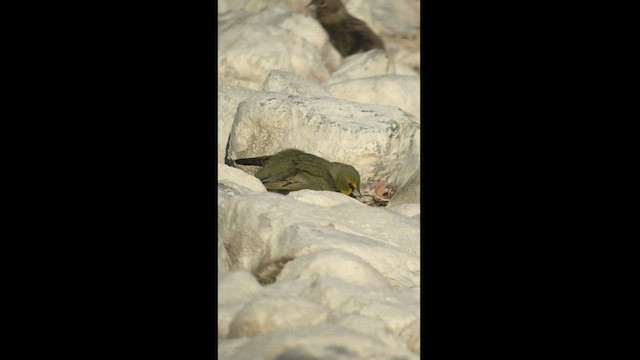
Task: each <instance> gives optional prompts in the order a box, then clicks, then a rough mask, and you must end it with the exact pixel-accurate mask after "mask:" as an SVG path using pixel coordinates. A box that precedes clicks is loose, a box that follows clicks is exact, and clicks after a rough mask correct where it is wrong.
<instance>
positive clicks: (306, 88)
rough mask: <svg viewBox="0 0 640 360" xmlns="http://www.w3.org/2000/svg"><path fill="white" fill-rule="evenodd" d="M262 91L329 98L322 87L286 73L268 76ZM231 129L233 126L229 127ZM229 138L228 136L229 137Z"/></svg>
mask: <svg viewBox="0 0 640 360" xmlns="http://www.w3.org/2000/svg"><path fill="white" fill-rule="evenodd" d="M261 90H262V91H265V92H280V93H285V94H290V95H296V96H301V97H322V96H329V94H327V92H326V91H324V90H323V89H322V88H321V87H320V85H318V84H316V83H313V82H311V81H309V80H307V79H304V78H302V77H300V76H297V75H296V74H292V73H290V72H286V71H280V70H273V71H271V72H270V73H269V75H268V76H267V80H265V82H264V84H262V89H261ZM229 129H231V126H229ZM227 136H228V135H227Z"/></svg>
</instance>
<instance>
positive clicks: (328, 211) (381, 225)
mask: <svg viewBox="0 0 640 360" xmlns="http://www.w3.org/2000/svg"><path fill="white" fill-rule="evenodd" d="M307 191H311V190H307ZM336 194H337V193H336ZM337 195H340V194H337ZM342 196H344V195H342ZM344 197H345V198H347V199H350V198H348V197H346V196H344ZM354 215H355V216H354ZM419 232H420V224H419V223H417V222H415V221H414V220H412V219H410V218H407V217H405V216H402V215H397V214H393V213H391V212H389V211H387V210H384V209H382V208H376V207H369V206H366V205H364V204H361V203H359V202H357V201H348V202H345V203H339V204H336V205H333V206H318V205H312V204H306V203H301V202H299V201H297V200H294V199H292V198H290V197H289V196H282V195H279V194H273V193H268V192H267V193H255V194H247V195H244V196H235V197H225V198H223V199H222V200H219V205H218V234H219V236H220V238H221V239H222V241H223V243H224V246H225V248H226V250H227V252H228V255H229V261H230V268H231V269H238V268H241V269H246V270H249V271H254V270H255V269H257V268H258V267H259V266H261V265H262V264H265V263H270V262H274V261H277V260H279V259H281V258H284V257H293V258H296V257H298V256H303V255H307V254H310V253H313V252H317V251H321V250H328V249H340V250H344V251H347V252H350V253H352V254H354V255H357V256H358V257H360V258H362V259H363V260H364V261H366V262H367V263H369V265H371V266H372V267H373V268H374V269H375V270H376V271H377V272H379V273H380V274H382V276H384V278H385V279H386V280H387V281H388V283H389V285H390V286H392V287H414V286H419V282H420V275H419V274H420V259H419V255H420V236H419ZM288 265H290V264H287V266H288ZM285 270H287V267H286V266H285V269H284V270H283V271H285ZM281 275H282V274H281Z"/></svg>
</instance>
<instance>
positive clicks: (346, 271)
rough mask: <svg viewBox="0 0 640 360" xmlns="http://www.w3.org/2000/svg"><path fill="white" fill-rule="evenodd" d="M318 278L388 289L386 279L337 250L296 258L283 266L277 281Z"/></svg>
mask: <svg viewBox="0 0 640 360" xmlns="http://www.w3.org/2000/svg"><path fill="white" fill-rule="evenodd" d="M319 276H330V277H335V278H339V279H341V280H343V281H346V282H352V283H357V284H366V285H368V286H373V287H389V285H388V283H387V281H386V279H385V278H384V277H383V276H382V275H381V274H380V273H379V272H378V271H377V270H376V269H375V268H373V267H372V266H371V265H370V264H369V263H367V262H366V261H364V260H363V259H362V258H361V257H359V256H357V255H355V254H353V253H350V252H348V251H344V250H338V249H332V250H324V251H318V252H314V253H311V254H309V255H304V256H299V257H297V258H296V259H295V260H293V261H291V262H289V263H288V264H287V265H286V266H285V268H284V269H283V270H282V272H281V273H280V276H278V281H287V280H296V279H315V278H317V277H319Z"/></svg>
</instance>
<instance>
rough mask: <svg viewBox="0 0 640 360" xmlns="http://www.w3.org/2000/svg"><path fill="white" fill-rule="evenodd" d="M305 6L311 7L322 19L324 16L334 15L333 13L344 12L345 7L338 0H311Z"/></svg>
mask: <svg viewBox="0 0 640 360" xmlns="http://www.w3.org/2000/svg"><path fill="white" fill-rule="evenodd" d="M306 7H307V8H311V9H312V10H314V11H315V12H316V15H317V16H318V17H320V18H322V19H323V20H326V21H329V19H324V18H325V17H329V16H334V14H346V11H347V10H346V8H345V7H344V5H343V4H342V2H341V1H340V0H312V1H311V2H310V3H309V5H307V6H306Z"/></svg>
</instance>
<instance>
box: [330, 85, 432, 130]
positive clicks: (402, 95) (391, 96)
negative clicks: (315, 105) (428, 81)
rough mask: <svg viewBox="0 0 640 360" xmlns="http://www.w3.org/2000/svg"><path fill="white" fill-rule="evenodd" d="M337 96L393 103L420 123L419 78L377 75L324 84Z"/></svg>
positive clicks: (362, 101)
mask: <svg viewBox="0 0 640 360" xmlns="http://www.w3.org/2000/svg"><path fill="white" fill-rule="evenodd" d="M324 90H326V92H327V93H329V94H330V95H331V96H333V97H336V98H338V99H344V100H349V101H353V102H358V103H365V104H380V105H389V106H395V107H398V108H400V109H402V110H403V111H406V112H408V113H409V114H411V115H413V117H414V118H415V119H416V121H417V122H418V123H419V122H420V78H419V77H416V76H406V75H395V74H392V75H380V76H373V77H368V78H361V79H354V80H345V81H341V82H338V83H333V84H331V85H327V86H325V87H324Z"/></svg>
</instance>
